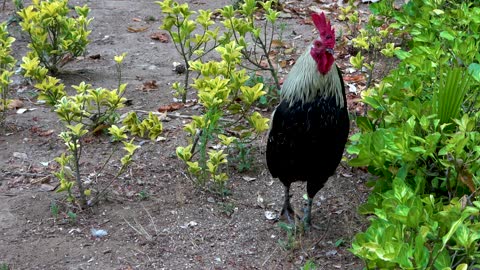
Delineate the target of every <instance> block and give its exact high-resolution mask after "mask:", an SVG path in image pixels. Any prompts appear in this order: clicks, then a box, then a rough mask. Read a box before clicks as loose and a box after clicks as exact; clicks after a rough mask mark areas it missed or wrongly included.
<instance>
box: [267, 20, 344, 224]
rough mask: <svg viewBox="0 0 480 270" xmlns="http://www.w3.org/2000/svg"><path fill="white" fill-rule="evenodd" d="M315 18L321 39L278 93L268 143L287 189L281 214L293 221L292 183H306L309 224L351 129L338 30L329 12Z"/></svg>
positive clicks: (272, 166) (271, 162)
mask: <svg viewBox="0 0 480 270" xmlns="http://www.w3.org/2000/svg"><path fill="white" fill-rule="evenodd" d="M312 20H313V23H314V24H315V27H316V28H317V30H318V32H319V37H318V38H317V39H315V40H314V41H313V43H312V44H311V46H309V47H308V48H307V50H306V51H305V52H304V53H303V54H302V55H301V56H300V57H299V58H298V60H297V62H296V63H295V65H294V66H293V68H292V70H291V71H290V74H289V75H288V77H287V78H286V80H285V82H284V83H283V85H282V88H281V91H280V98H281V101H280V104H279V105H278V106H277V107H276V109H275V111H274V112H273V115H272V120H271V128H270V131H269V134H268V142H267V151H266V158H267V166H268V169H269V171H270V173H271V174H272V176H273V177H274V178H279V180H280V181H281V182H282V183H283V185H284V187H285V201H284V204H283V209H282V213H281V214H282V216H285V217H286V219H287V220H288V222H290V223H293V222H294V218H295V213H294V211H293V209H292V206H291V204H290V197H291V195H290V185H291V183H292V182H295V181H304V182H305V181H306V182H307V194H308V204H307V207H306V208H305V210H304V212H305V213H304V216H303V222H304V224H305V225H306V226H307V227H308V226H310V225H311V212H312V202H313V198H314V197H315V194H317V192H318V191H319V190H320V189H321V188H322V187H323V185H324V184H325V182H326V181H327V180H328V178H329V177H330V176H332V175H333V174H334V172H335V170H336V168H337V166H338V164H339V163H340V160H341V158H342V155H343V151H344V148H345V143H346V141H347V137H348V132H349V128H350V123H349V118H348V111H347V104H346V97H345V88H344V82H343V78H342V74H341V72H340V70H339V68H338V67H337V65H336V64H335V59H334V56H333V48H334V46H335V29H333V28H332V26H331V24H330V22H329V21H327V19H326V18H325V14H324V13H323V12H322V13H321V14H317V13H314V14H312Z"/></svg>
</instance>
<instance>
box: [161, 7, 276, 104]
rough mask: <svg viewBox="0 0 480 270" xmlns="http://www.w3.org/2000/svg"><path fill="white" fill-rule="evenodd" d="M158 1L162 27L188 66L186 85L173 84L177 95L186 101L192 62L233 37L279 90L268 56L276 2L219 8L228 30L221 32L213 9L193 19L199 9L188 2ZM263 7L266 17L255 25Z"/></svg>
mask: <svg viewBox="0 0 480 270" xmlns="http://www.w3.org/2000/svg"><path fill="white" fill-rule="evenodd" d="M156 3H157V4H159V5H160V7H161V9H162V12H163V13H164V14H165V15H166V18H165V19H164V20H163V24H162V26H161V27H160V28H161V29H164V30H166V31H167V32H168V33H169V34H170V36H171V37H172V40H173V43H174V45H175V48H176V49H177V51H178V53H179V54H180V56H181V57H182V58H183V61H184V64H185V66H186V71H185V81H184V83H183V85H182V84H180V83H175V84H174V85H173V89H174V90H175V91H176V92H177V94H179V95H181V96H182V101H183V102H185V101H186V95H187V92H188V90H189V89H190V81H189V78H190V77H191V72H192V71H195V70H193V69H191V65H192V62H195V61H198V60H202V59H203V58H204V56H205V55H207V54H209V53H212V52H213V51H214V50H215V49H216V48H217V47H219V46H226V45H227V43H229V42H230V41H231V40H235V41H236V43H237V44H239V45H240V46H241V50H240V51H239V52H240V53H241V54H242V56H243V58H244V59H245V60H246V61H247V62H248V64H247V65H245V67H247V68H248V69H251V70H255V71H256V70H264V71H268V72H269V73H270V75H271V77H272V78H273V80H274V82H275V88H276V89H277V90H279V89H280V84H279V82H278V76H277V73H276V69H275V66H274V63H273V62H272V60H271V59H270V58H269V52H270V50H271V47H272V41H273V34H274V32H275V31H276V21H277V17H278V14H279V12H277V11H275V10H274V9H273V8H272V4H275V1H256V0H247V1H244V3H243V4H241V5H240V6H239V9H238V10H237V9H235V8H234V7H233V6H231V5H229V6H226V7H224V8H222V9H219V10H218V12H220V13H221V14H222V16H223V21H222V24H223V26H224V27H225V28H226V29H227V31H224V32H223V33H222V34H220V33H219V29H220V27H219V26H218V25H215V24H216V23H215V21H214V20H212V14H213V12H212V11H210V10H199V11H198V15H197V16H196V18H195V19H192V17H193V16H194V15H196V14H197V12H195V11H192V10H191V9H190V8H189V6H188V4H187V3H184V4H179V3H177V2H174V1H173V0H165V1H162V2H160V1H158V2H156ZM260 10H263V11H264V12H265V17H266V20H265V21H264V23H263V25H256V24H257V23H258V22H257V21H258V20H255V17H254V16H255V13H256V12H258V11H260ZM268 26H271V27H268ZM267 29H270V30H269V31H270V32H269V33H267V32H263V33H262V31H264V30H265V31H266V30H267ZM261 33H262V35H260V34H261ZM247 40H251V42H247ZM257 51H260V55H257V53H256V52H257ZM252 52H255V53H252ZM271 94H272V95H276V91H271Z"/></svg>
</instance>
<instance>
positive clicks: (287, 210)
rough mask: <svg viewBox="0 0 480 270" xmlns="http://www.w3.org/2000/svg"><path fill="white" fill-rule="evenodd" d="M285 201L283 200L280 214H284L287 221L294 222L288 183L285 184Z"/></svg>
mask: <svg viewBox="0 0 480 270" xmlns="http://www.w3.org/2000/svg"><path fill="white" fill-rule="evenodd" d="M284 186H285V201H284V202H283V209H282V216H284V217H285V218H286V219H287V221H288V223H290V224H295V212H294V211H293V208H292V205H291V204H290V197H291V195H290V184H285V185H284Z"/></svg>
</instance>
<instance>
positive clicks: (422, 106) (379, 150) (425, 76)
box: [348, 0, 480, 269]
mask: <svg viewBox="0 0 480 270" xmlns="http://www.w3.org/2000/svg"><path fill="white" fill-rule="evenodd" d="M392 3H393V1H382V2H380V3H377V4H375V5H372V8H373V9H372V10H373V11H374V12H378V14H377V15H384V16H392V17H393V18H394V19H395V22H394V23H392V24H391V25H390V28H391V29H392V31H394V32H395V35H397V36H399V37H400V36H401V37H410V39H409V40H407V41H406V42H405V45H406V46H408V48H409V49H408V50H395V51H394V54H395V55H396V56H397V57H398V58H399V59H400V60H401V62H400V63H399V65H398V67H397V68H396V69H394V70H392V71H391V72H390V74H389V75H388V76H387V77H385V78H384V79H383V80H382V82H381V83H380V84H378V85H376V86H375V87H373V88H370V89H368V90H367V91H366V92H364V93H363V102H364V103H366V104H368V105H369V106H370V108H371V109H370V110H369V111H368V113H367V115H366V116H365V117H359V118H358V119H357V124H358V126H359V127H360V129H361V132H360V133H358V134H355V135H354V136H352V137H351V141H352V145H351V146H350V147H348V152H349V153H351V154H355V155H356V157H355V158H354V159H352V160H351V164H352V165H354V166H367V167H368V170H369V171H370V172H371V173H372V174H373V175H375V176H376V177H377V178H376V181H373V182H372V183H371V185H373V186H374V189H373V193H372V194H371V195H370V197H369V200H368V203H367V204H366V205H364V206H363V207H362V212H363V213H365V214H371V215H374V216H375V218H374V219H372V223H371V225H370V228H369V229H367V231H366V232H365V233H360V234H358V235H357V236H356V238H355V241H354V242H353V244H352V252H353V253H354V254H356V255H357V256H359V257H361V258H363V259H364V260H365V261H366V265H367V267H368V268H375V267H380V268H401V269H411V268H415V269H452V268H455V267H457V269H467V268H469V269H475V267H477V268H478V267H479V266H478V265H476V262H477V261H478V258H479V256H480V250H479V249H478V243H479V241H478V240H479V239H480V236H479V235H478V233H477V232H476V231H477V230H478V228H479V226H480V222H479V220H478V206H479V203H478V201H477V191H478V189H479V187H480V181H479V179H480V178H479V177H480V148H479V147H478V145H479V142H480V141H479V140H480V134H479V125H478V123H479V120H480V118H479V117H480V113H479V109H480V103H479V101H478V98H477V97H478V90H479V87H480V76H479V73H480V68H479V67H480V66H479V64H478V62H480V53H479V52H478V44H479V42H480V36H479V35H478V30H479V28H480V20H478V18H479V16H478V15H479V14H480V4H479V3H476V2H475V3H474V2H469V3H465V2H448V3H447V2H445V1H433V0H427V1H419V0H413V1H409V3H407V4H405V5H404V6H403V8H402V10H400V11H395V10H394V9H393V7H392ZM458 267H460V268H458Z"/></svg>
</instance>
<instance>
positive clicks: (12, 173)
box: [3, 172, 50, 178]
mask: <svg viewBox="0 0 480 270" xmlns="http://www.w3.org/2000/svg"><path fill="white" fill-rule="evenodd" d="M3 176H4V177H5V176H27V177H32V178H37V177H47V176H50V174H43V173H28V172H4V173H3Z"/></svg>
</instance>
